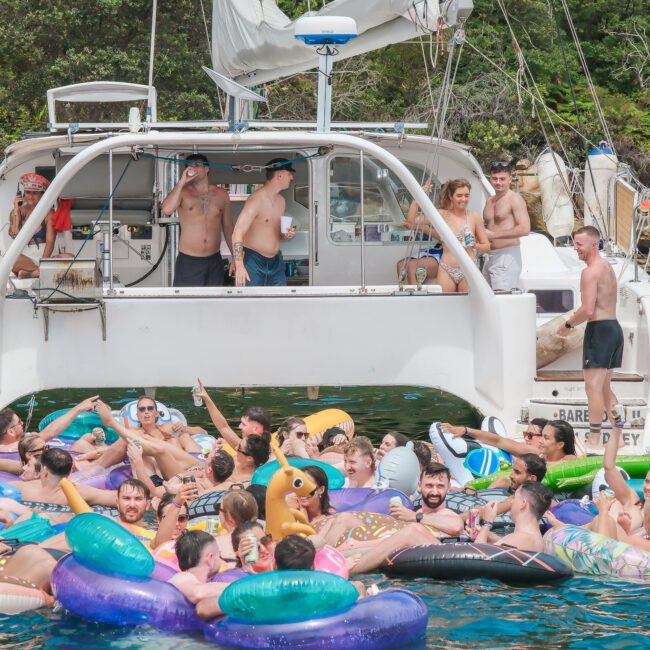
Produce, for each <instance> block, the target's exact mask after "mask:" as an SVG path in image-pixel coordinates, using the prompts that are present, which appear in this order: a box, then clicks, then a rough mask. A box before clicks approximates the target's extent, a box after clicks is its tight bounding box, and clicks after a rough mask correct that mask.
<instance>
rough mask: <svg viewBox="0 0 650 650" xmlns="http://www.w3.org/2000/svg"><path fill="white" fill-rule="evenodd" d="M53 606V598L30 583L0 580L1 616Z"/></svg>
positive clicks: (7, 579) (8, 579) (6, 579)
mask: <svg viewBox="0 0 650 650" xmlns="http://www.w3.org/2000/svg"><path fill="white" fill-rule="evenodd" d="M53 604H54V598H52V596H50V595H49V594H47V593H45V592H44V591H43V590H42V589H38V588H37V587H34V585H32V584H30V583H28V582H23V581H22V580H15V579H13V578H0V614H6V615H9V616H11V615H15V614H22V613H23V612H29V611H31V610H33V609H40V608H41V607H52V605H53Z"/></svg>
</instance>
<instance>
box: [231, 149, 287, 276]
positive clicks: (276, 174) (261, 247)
mask: <svg viewBox="0 0 650 650" xmlns="http://www.w3.org/2000/svg"><path fill="white" fill-rule="evenodd" d="M295 173H296V170H295V169H294V168H293V167H292V166H291V162H290V161H289V160H287V159H286V158H274V159H273V160H269V162H268V163H266V182H265V183H264V185H262V187H260V189H258V190H256V191H255V192H253V194H251V195H250V196H249V197H248V199H247V201H246V204H245V205H244V207H243V209H242V211H241V214H240V215H239V217H238V218H237V223H236V224H235V230H234V231H233V235H232V241H233V258H234V260H235V284H236V285H237V286H238V287H243V286H248V287H268V286H284V285H286V283H287V281H286V278H285V275H284V260H283V259H282V253H281V252H280V240H281V239H293V238H294V237H295V234H296V229H295V228H289V230H288V231H287V232H286V233H283V232H281V230H280V224H281V219H280V218H281V217H282V215H283V214H284V209H285V206H286V203H285V200H284V197H283V196H282V195H281V194H280V192H282V191H284V190H286V189H288V188H289V185H291V182H292V181H293V175H294V174H295Z"/></svg>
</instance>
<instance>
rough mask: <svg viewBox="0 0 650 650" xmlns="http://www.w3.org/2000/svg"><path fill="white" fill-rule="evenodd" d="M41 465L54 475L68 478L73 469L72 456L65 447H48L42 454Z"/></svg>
mask: <svg viewBox="0 0 650 650" xmlns="http://www.w3.org/2000/svg"><path fill="white" fill-rule="evenodd" d="M41 465H42V466H43V467H46V468H47V469H48V470H49V471H50V473H51V474H54V476H60V477H61V478H66V477H68V476H70V472H71V471H72V456H71V455H70V453H69V452H67V451H66V450H65V449H58V448H55V449H48V450H47V451H44V452H43V454H42V455H41Z"/></svg>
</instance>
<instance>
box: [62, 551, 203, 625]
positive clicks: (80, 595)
mask: <svg viewBox="0 0 650 650" xmlns="http://www.w3.org/2000/svg"><path fill="white" fill-rule="evenodd" d="M154 573H155V571H154ZM51 582H52V591H53V593H54V597H55V598H56V599H57V600H58V601H59V602H60V603H61V605H63V607H64V608H65V609H67V610H69V611H70V612H72V613H73V614H76V615H77V616H80V617H81V618H84V619H86V620H89V621H95V622H97V623H110V624H112V625H152V626H154V627H157V628H159V629H161V630H167V631H170V632H189V631H194V630H202V629H203V621H201V620H200V619H199V618H198V617H197V616H196V614H195V611H194V605H192V603H190V602H189V601H188V600H186V599H185V597H184V596H183V594H182V593H181V592H180V591H179V590H178V589H176V587H174V585H171V584H169V583H168V582H163V581H161V580H156V579H155V578H145V579H142V580H138V579H127V578H124V577H120V578H117V577H115V576H111V575H108V574H104V573H98V572H97V571H93V570H92V569H89V568H87V567H85V566H84V565H83V564H81V563H80V562H78V561H77V560H76V559H75V558H74V557H73V556H72V555H68V556H66V557H64V558H62V559H61V560H59V562H58V563H57V565H56V566H55V567H54V571H53V572H52V579H51Z"/></svg>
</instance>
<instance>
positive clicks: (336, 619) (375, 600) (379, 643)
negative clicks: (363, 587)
mask: <svg viewBox="0 0 650 650" xmlns="http://www.w3.org/2000/svg"><path fill="white" fill-rule="evenodd" d="M427 620H428V612H427V607H426V605H425V604H424V602H423V601H422V599H421V598H420V597H419V596H416V595H415V594H412V593H411V592H410V591H406V590H404V589H388V590H386V591H383V592H381V593H380V594H378V595H377V596H370V597H368V598H364V599H362V600H359V601H357V603H356V604H355V605H353V606H352V607H351V608H348V609H345V610H342V611H340V612H338V613H335V614H333V615H331V616H326V617H324V618H316V619H310V620H305V621H298V622H295V620H294V622H292V623H273V624H268V625H260V624H255V625H251V624H250V623H243V622H240V621H237V620H234V619H232V618H230V617H226V618H224V619H222V620H221V621H218V622H213V623H210V624H208V625H206V627H205V638H206V639H207V640H208V641H212V642H214V643H218V644H219V645H222V646H235V647H239V648H293V649H296V650H298V649H299V648H310V649H312V648H313V649H322V650H331V649H333V650H348V649H349V650H358V648H364V650H383V649H384V648H394V647H402V646H404V645H407V644H409V643H413V642H414V641H417V640H418V639H421V638H422V637H423V636H424V633H425V631H426V629H427Z"/></svg>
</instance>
